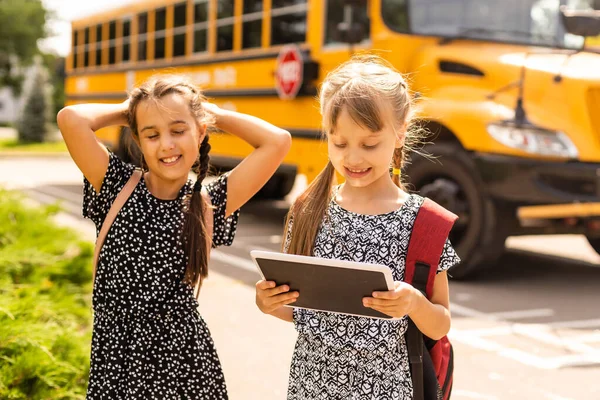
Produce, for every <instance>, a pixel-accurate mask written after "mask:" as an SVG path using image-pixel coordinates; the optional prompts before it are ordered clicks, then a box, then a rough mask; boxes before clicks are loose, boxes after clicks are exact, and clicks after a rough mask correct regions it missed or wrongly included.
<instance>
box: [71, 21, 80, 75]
mask: <svg viewBox="0 0 600 400" xmlns="http://www.w3.org/2000/svg"><path fill="white" fill-rule="evenodd" d="M78 36H79V35H78V33H77V30H73V43H72V47H73V65H72V67H73V68H77V40H78V39H79V37H78Z"/></svg>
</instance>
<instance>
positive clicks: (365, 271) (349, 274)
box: [250, 250, 394, 319]
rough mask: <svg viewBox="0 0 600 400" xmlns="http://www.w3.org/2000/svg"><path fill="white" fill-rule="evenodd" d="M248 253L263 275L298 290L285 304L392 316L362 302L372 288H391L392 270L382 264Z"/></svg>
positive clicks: (365, 315)
mask: <svg viewBox="0 0 600 400" xmlns="http://www.w3.org/2000/svg"><path fill="white" fill-rule="evenodd" d="M250 255H251V257H252V259H253V260H254V262H255V263H256V265H257V267H258V270H259V272H260V274H261V276H262V278H263V279H265V280H267V281H274V282H276V283H277V286H279V285H283V284H287V285H289V286H290V291H296V290H297V291H298V292H299V293H300V296H299V297H298V299H297V300H296V302H294V303H292V304H290V305H288V307H299V308H306V309H310V310H319V311H329V312H336V313H341V314H348V315H356V316H361V317H371V318H381V319H392V317H390V316H388V315H385V314H383V313H380V312H379V311H376V310H373V309H372V308H368V307H365V306H363V303H362V299H363V297H370V296H372V293H373V292H374V291H387V290H393V288H394V279H393V278H392V272H391V270H390V269H389V268H388V267H386V266H384V265H378V264H368V263H358V262H351V261H340V260H332V259H326V258H317V257H308V256H298V255H294V254H285V253H276V252H269V251H259V250H253V251H251V252H250Z"/></svg>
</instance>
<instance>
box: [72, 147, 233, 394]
mask: <svg viewBox="0 0 600 400" xmlns="http://www.w3.org/2000/svg"><path fill="white" fill-rule="evenodd" d="M133 170H134V167H133V166H132V165H129V164H125V163H124V162H122V161H121V160H120V159H119V158H118V157H117V156H115V155H114V154H112V153H111V154H110V162H109V167H108V170H107V172H106V176H105V178H104V181H103V183H102V188H101V191H100V193H99V194H97V193H96V191H95V190H94V188H93V186H91V184H90V183H89V182H88V181H87V180H84V194H83V215H84V216H85V217H86V218H89V219H91V220H92V221H93V222H94V223H95V224H96V229H97V232H98V231H99V230H100V227H101V226H102V223H103V221H104V219H105V217H106V215H107V213H108V210H109V209H110V206H111V205H112V203H113V202H114V200H115V198H116V197H117V194H118V193H119V191H120V190H121V189H122V188H123V187H124V186H125V183H126V182H127V180H128V179H129V177H130V176H131V174H132V172H133ZM192 186H193V185H192V182H191V181H188V182H187V183H186V184H185V185H184V186H183V187H182V188H181V190H180V192H179V195H178V197H177V199H174V200H161V199H158V198H156V197H154V196H153V195H152V194H151V193H150V191H149V190H148V187H147V186H146V184H145V182H144V180H143V179H141V180H140V182H139V183H138V185H137V187H136V188H135V190H134V191H133V193H132V194H131V197H130V198H129V200H128V201H127V203H126V204H125V205H124V206H123V208H122V209H121V212H120V213H119V215H118V216H117V218H116V219H115V221H114V222H113V225H112V227H111V229H110V231H109V233H108V235H107V237H106V241H105V243H104V246H103V247H102V250H101V252H100V257H99V261H98V269H97V273H96V281H95V283H94V291H93V309H94V330H93V336H92V351H91V368H90V377H89V383H88V391H87V399H90V400H92V399H111V400H118V399H128V400H129V399H144V400H147V399H227V390H226V386H225V380H224V377H223V372H222V370H221V364H220V362H219V358H218V356H217V353H216V351H215V348H214V344H213V340H212V338H211V336H210V332H209V330H208V327H207V326H206V324H205V322H204V320H203V319H202V317H201V316H200V314H199V312H198V310H197V308H198V302H197V301H196V299H195V297H194V293H193V289H192V288H191V287H190V286H189V285H186V284H184V283H183V282H182V278H183V276H184V271H185V265H186V255H185V253H184V251H183V245H182V242H181V236H180V235H181V229H182V224H183V209H182V201H183V198H184V197H185V196H186V195H189V194H191V193H192ZM207 191H208V193H209V195H210V197H211V200H212V203H213V206H214V207H215V209H214V233H213V243H214V244H213V245H214V246H219V245H231V243H232V241H233V237H234V235H235V230H236V226H237V221H238V216H239V210H238V211H236V212H235V213H234V214H233V215H231V216H230V217H228V218H225V209H226V202H227V176H226V175H224V176H221V177H220V178H219V179H217V180H215V181H214V182H212V183H211V184H209V185H208V186H207Z"/></svg>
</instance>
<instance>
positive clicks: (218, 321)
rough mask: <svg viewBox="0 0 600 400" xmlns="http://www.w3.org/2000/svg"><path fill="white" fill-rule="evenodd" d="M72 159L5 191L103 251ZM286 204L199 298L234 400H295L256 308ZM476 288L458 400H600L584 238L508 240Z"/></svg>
mask: <svg viewBox="0 0 600 400" xmlns="http://www.w3.org/2000/svg"><path fill="white" fill-rule="evenodd" d="M80 182H81V176H80V174H79V172H78V171H77V169H76V168H75V167H74V166H73V164H72V162H71V161H70V160H69V159H60V158H59V159H57V158H53V159H27V158H18V159H11V158H0V185H4V186H10V187H12V188H20V189H23V190H25V191H26V192H27V193H28V194H29V195H30V196H31V197H32V198H34V199H36V200H37V201H39V202H53V201H56V199H61V200H62V204H63V207H64V210H65V211H66V212H65V213H64V214H62V215H61V216H60V218H59V220H60V222H62V223H66V224H69V225H72V226H75V227H77V229H80V230H81V231H82V234H84V235H86V237H88V238H90V240H93V236H94V229H93V227H92V226H91V224H90V223H89V222H88V221H83V220H82V219H81V218H80V217H79V215H80V208H81V184H80ZM285 212H286V203H285V202H276V203H274V202H270V203H262V204H260V203H252V204H249V205H247V206H246V207H244V209H243V212H242V217H241V220H240V225H239V229H238V233H237V236H236V240H235V242H234V245H233V246H232V247H231V248H221V249H219V250H218V251H215V252H214V253H213V255H212V259H211V260H212V261H211V270H212V273H211V276H210V278H209V279H208V280H207V281H206V283H205V286H204V288H203V292H202V295H201V312H202V314H203V315H204V317H205V319H206V320H207V322H208V324H209V326H210V328H211V330H212V333H213V336H214V338H215V342H216V344H217V348H218V350H219V354H220V357H221V358H222V362H223V367H224V370H225V374H226V377H227V380H228V386H229V390H230V394H231V398H232V399H234V400H235V399H282V398H284V397H285V389H286V384H287V373H288V366H289V360H290V355H291V352H292V350H293V345H294V339H295V333H294V330H293V327H292V326H291V324H288V323H285V322H282V321H278V320H275V319H274V318H269V317H267V316H264V315H262V314H260V312H258V311H257V310H256V307H255V306H254V290H253V285H254V283H255V282H256V280H257V279H258V275H257V273H256V271H255V268H254V265H253V264H252V263H251V261H250V259H249V255H248V254H249V251H250V250H251V249H257V248H263V249H269V250H278V249H279V247H280V245H281V227H282V222H283V218H284V215H285ZM508 247H509V249H508V251H507V252H506V254H505V255H504V256H503V257H502V258H501V259H500V260H498V263H497V265H495V266H494V267H493V268H492V269H491V271H490V272H489V273H487V274H485V275H484V276H483V277H481V278H480V279H478V280H477V281H475V282H457V281H452V282H451V286H450V289H451V301H452V314H453V327H452V331H451V334H450V337H451V339H452V340H453V342H454V345H455V353H456V372H455V374H456V375H455V388H454V394H453V399H455V400H460V399H486V400H495V399H550V400H564V399H582V400H588V399H600V380H599V379H598V376H600V312H599V311H598V310H597V306H598V305H599V304H600V290H599V289H600V268H598V266H600V257H599V256H598V255H597V254H596V253H594V252H593V250H592V249H591V248H590V247H589V245H588V244H587V242H586V241H585V239H584V238H582V237H580V236H576V235H565V236H553V237H524V238H510V239H509V240H508Z"/></svg>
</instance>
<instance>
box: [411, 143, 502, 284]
mask: <svg viewBox="0 0 600 400" xmlns="http://www.w3.org/2000/svg"><path fill="white" fill-rule="evenodd" d="M424 150H425V154H429V155H431V156H433V157H430V158H427V157H423V156H420V155H417V154H413V155H412V160H411V164H409V165H408V166H407V168H406V170H407V175H408V178H407V179H409V181H410V182H409V184H408V189H412V190H416V191H417V192H418V193H419V194H420V195H421V196H424V197H429V198H431V199H432V200H434V201H435V202H437V203H439V204H440V205H442V206H444V207H446V208H447V209H449V210H450V211H452V212H454V213H455V214H456V215H458V216H459V219H458V220H457V222H456V224H455V226H454V228H453V229H452V231H451V233H450V241H451V242H452V244H453V246H454V248H455V249H456V251H457V253H458V255H459V256H460V257H461V260H462V262H461V263H460V264H459V265H457V266H455V267H453V268H452V269H451V270H450V271H449V275H450V276H451V277H453V278H456V279H466V278H472V277H475V276H476V273H477V272H480V271H481V270H482V269H484V268H485V267H488V266H490V265H493V264H494V262H495V261H496V260H497V259H498V257H499V256H500V255H501V254H502V252H503V251H504V242H505V240H506V235H505V234H504V233H503V231H504V229H499V227H498V221H499V219H498V218H497V210H496V208H495V206H494V203H493V202H492V201H491V199H490V198H489V197H488V196H487V195H486V194H485V190H484V189H483V184H482V183H481V180H480V178H479V176H478V173H477V169H475V167H474V165H473V161H472V159H471V158H470V157H469V154H468V153H467V152H466V151H465V150H464V149H462V147H461V146H460V145H458V144H455V143H443V142H442V143H436V144H434V145H430V146H427V147H426V148H425V149H424Z"/></svg>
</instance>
